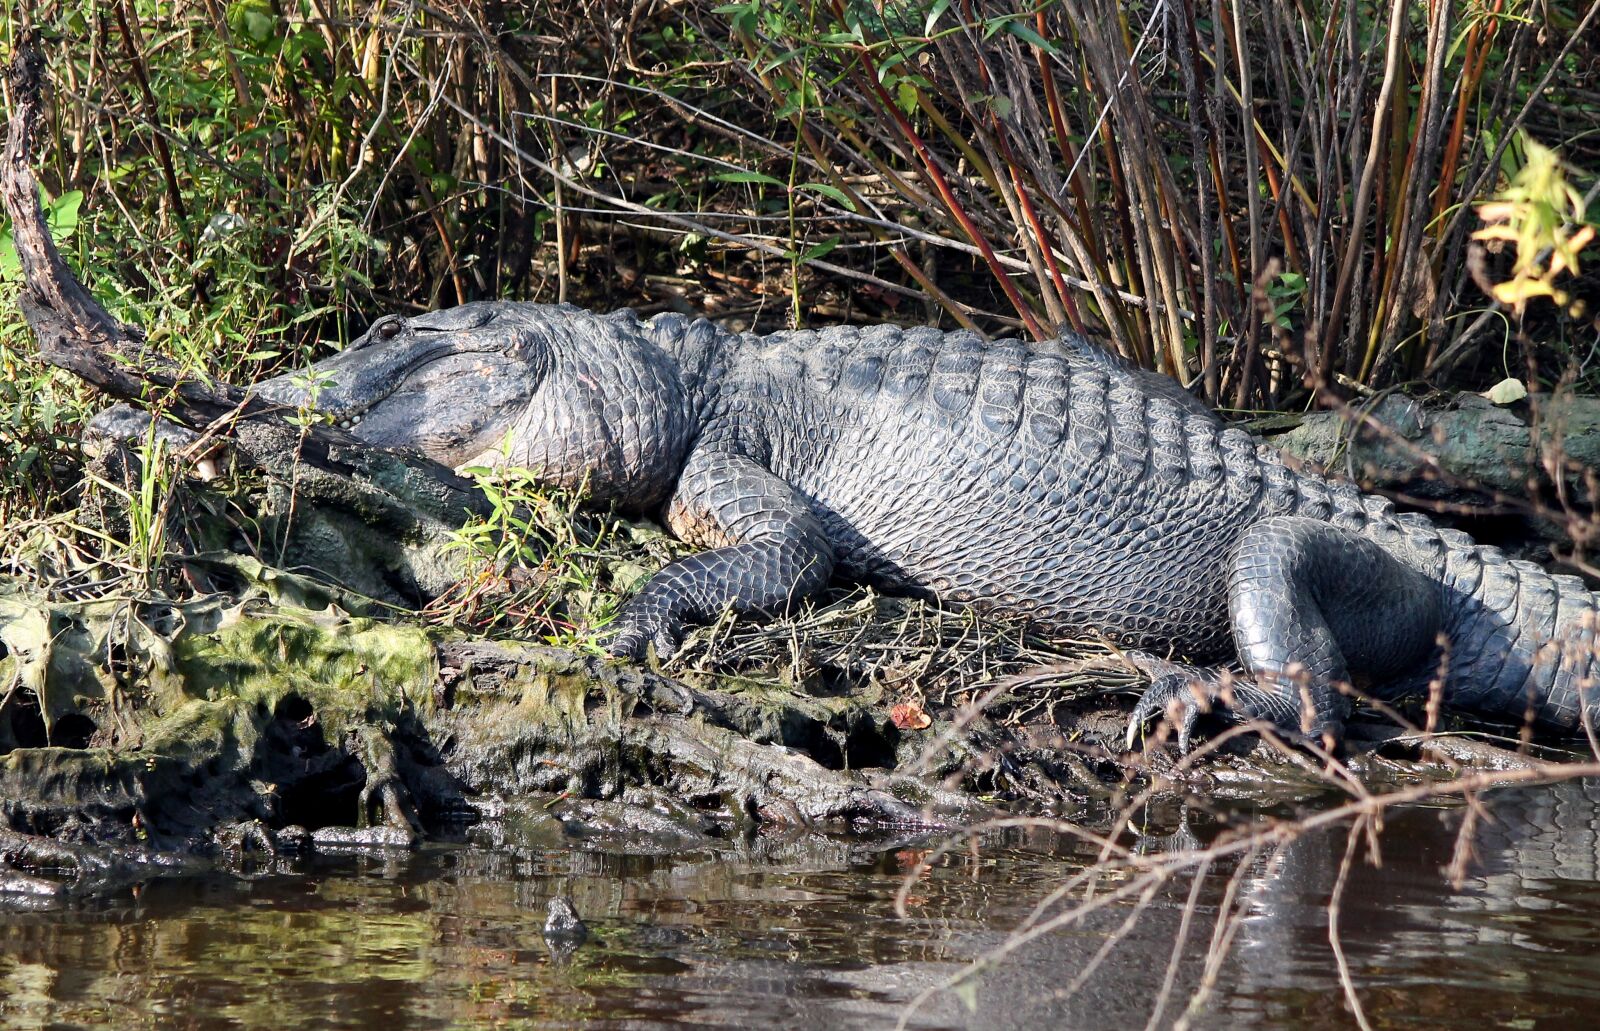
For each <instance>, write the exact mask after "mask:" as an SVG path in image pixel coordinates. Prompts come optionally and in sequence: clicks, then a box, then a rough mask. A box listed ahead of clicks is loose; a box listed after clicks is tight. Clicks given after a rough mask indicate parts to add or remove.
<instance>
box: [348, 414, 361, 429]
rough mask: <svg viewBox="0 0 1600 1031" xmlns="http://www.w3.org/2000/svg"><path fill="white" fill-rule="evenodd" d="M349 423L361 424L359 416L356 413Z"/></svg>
mask: <svg viewBox="0 0 1600 1031" xmlns="http://www.w3.org/2000/svg"><path fill="white" fill-rule="evenodd" d="M350 425H352V426H360V425H361V416H359V415H358V416H356V417H355V418H353V419H351V420H350Z"/></svg>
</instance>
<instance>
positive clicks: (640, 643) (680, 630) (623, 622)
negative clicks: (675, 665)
mask: <svg viewBox="0 0 1600 1031" xmlns="http://www.w3.org/2000/svg"><path fill="white" fill-rule="evenodd" d="M638 600H639V599H637V598H636V599H634V601H633V602H629V603H628V604H626V605H624V606H623V607H622V611H621V612H619V613H617V618H616V619H615V620H614V621H612V623H611V626H610V627H609V628H607V630H608V632H609V633H610V635H611V637H610V640H608V641H606V642H605V649H606V651H608V652H610V653H611V654H612V655H613V656H615V657H617V658H619V659H626V660H629V661H632V662H640V661H643V660H644V658H645V655H646V653H647V652H648V651H649V649H650V647H651V646H652V645H654V646H655V649H656V657H657V658H660V659H669V658H671V657H672V656H673V655H674V654H676V653H677V651H678V646H679V645H681V644H682V643H683V635H684V627H683V621H682V620H681V619H677V618H675V617H673V616H672V615H671V614H670V613H667V612H663V611H660V610H658V609H656V608H655V607H653V606H645V605H637V604H635V602H637V601H638Z"/></svg>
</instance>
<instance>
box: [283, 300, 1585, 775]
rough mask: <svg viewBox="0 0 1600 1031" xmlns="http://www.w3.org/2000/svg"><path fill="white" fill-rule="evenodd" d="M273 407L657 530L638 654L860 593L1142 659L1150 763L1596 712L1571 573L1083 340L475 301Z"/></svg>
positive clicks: (331, 369)
mask: <svg viewBox="0 0 1600 1031" xmlns="http://www.w3.org/2000/svg"><path fill="white" fill-rule="evenodd" d="M259 389H260V392H261V393H262V394H263V395H265V396H267V397H268V398H270V399H273V400H276V401H279V402H282V403H284V404H286V405H298V406H305V405H311V406H313V407H315V408H317V409H319V410H321V411H323V412H326V413H327V414H328V415H329V416H331V417H332V418H333V419H335V420H337V421H338V422H339V423H340V424H341V425H343V426H345V427H347V428H348V429H349V430H350V431H351V432H352V433H353V434H355V435H356V436H358V437H360V438H362V439H364V440H366V441H369V442H373V443H378V444H384V445H391V446H404V447H411V448H416V449H419V450H421V451H422V452H423V453H425V454H427V455H429V456H430V457H432V458H434V459H436V460H438V461H440V462H443V463H446V464H448V465H452V466H458V467H459V466H462V465H467V464H487V465H510V466H518V467H526V468H530V469H534V470H536V471H537V472H538V473H539V475H540V476H541V478H542V479H543V480H544V481H545V482H547V483H549V484H551V485H553V486H559V487H564V488H569V489H572V490H577V491H582V492H583V493H584V494H585V495H586V496H587V497H588V498H589V499H591V500H592V501H593V502H595V503H598V504H601V505H611V506H614V507H615V508H617V509H619V510H623V511H625V512H629V511H631V512H637V513H654V514H662V513H664V516H665V523H666V525H667V526H668V528H669V529H670V530H671V531H672V532H673V533H674V534H676V535H677V536H678V537H680V538H681V539H683V540H684V541H686V542H688V543H689V544H691V545H692V546H694V547H697V548H702V549H704V550H701V551H699V552H697V553H695V554H692V555H690V556H689V557H687V558H684V559H682V560H680V561H677V562H675V563H673V564H671V565H669V566H668V567H667V568H665V569H664V570H662V571H661V572H660V573H658V574H657V575H656V576H655V577H654V578H652V579H651V580H650V581H649V582H648V583H647V584H646V585H645V586H644V587H643V588H642V589H641V590H640V591H639V592H638V593H637V594H636V595H635V596H634V597H632V598H631V599H629V600H628V601H627V602H626V603H625V604H624V605H623V606H622V607H621V609H620V611H619V613H618V615H617V617H616V620H615V622H614V624H613V626H612V628H611V631H610V634H611V636H610V637H609V640H608V645H607V646H608V648H609V650H610V651H611V652H612V653H613V654H615V655H617V656H620V657H627V658H634V659H637V658H640V657H643V656H644V655H645V654H646V652H647V649H648V648H651V647H653V648H654V649H655V650H656V651H657V653H658V654H660V655H663V656H665V655H668V654H670V653H671V652H673V651H674V650H675V649H676V648H677V647H678V646H679V644H680V643H681V639H682V635H683V633H684V631H685V628H686V626H688V625H690V624H693V623H697V622H705V621H708V620H710V619H713V618H715V617H716V616H717V615H718V614H720V613H721V612H722V611H724V610H725V609H726V608H727V607H730V606H731V607H732V608H733V609H735V610H737V611H739V612H744V613H752V614H756V615H762V616H771V615H773V614H776V613H778V612H780V611H782V610H784V609H785V608H786V607H788V606H791V605H793V604H794V603H796V602H797V601H798V600H800V599H802V598H805V597H807V596H809V595H812V594H815V593H816V592H818V591H820V590H821V589H822V588H823V587H824V586H825V585H827V584H828V583H829V582H830V581H831V580H832V579H834V578H841V579H846V580H850V581H857V582H863V583H867V584H871V585H873V586H875V587H877V588H879V589H882V590H885V591H888V592H898V593H904V594H911V595H915V596H921V597H924V598H928V599H932V600H935V601H937V602H939V603H943V604H949V605H955V606H969V607H976V608H978V609H980V610H985V611H990V612H997V613H1008V614H1021V615H1023V616H1025V617H1027V618H1029V619H1031V620H1032V621H1034V622H1035V623H1037V624H1038V625H1040V626H1041V627H1042V628H1044V629H1045V630H1047V631H1050V632H1055V633H1060V634H1066V635H1074V636H1079V637H1081V636H1085V635H1102V636H1104V637H1105V638H1109V639H1110V640H1111V641H1113V642H1115V643H1116V644H1118V645H1119V646H1121V647H1124V648H1127V649H1130V650H1134V651H1135V653H1136V654H1140V655H1144V656H1146V657H1147V658H1148V659H1149V662H1150V665H1149V666H1148V667H1147V668H1151V669H1153V670H1154V671H1155V672H1156V673H1157V674H1158V675H1157V676H1155V677H1154V679H1153V682H1152V683H1151V685H1150V687H1149V688H1148V689H1147V690H1146V691H1145V693H1144V694H1143V696H1142V697H1141V699H1140V700H1139V702H1138V703H1137V705H1136V706H1135V708H1134V711H1133V714H1132V718H1131V719H1130V722H1129V727H1128V741H1129V744H1130V746H1131V745H1132V744H1133V743H1134V742H1135V741H1136V740H1137V735H1138V733H1139V732H1140V731H1141V730H1142V729H1144V728H1148V727H1149V726H1150V725H1151V724H1152V723H1153V722H1155V721H1157V720H1159V719H1161V718H1167V719H1170V720H1171V721H1172V724H1171V725H1172V726H1173V727H1174V728H1175V729H1176V730H1177V734H1178V743H1179V744H1180V746H1181V747H1183V748H1187V747H1188V746H1189V741H1190V735H1191V733H1192V732H1193V730H1194V728H1195V726H1196V722H1197V720H1199V719H1200V717H1201V716H1203V715H1205V714H1207V713H1215V714H1217V715H1219V716H1223V717H1227V718H1231V719H1234V720H1239V721H1263V722H1259V723H1258V724H1257V725H1258V726H1261V727H1267V726H1269V725H1270V726H1271V727H1275V728H1277V730H1278V731H1279V732H1281V733H1282V734H1284V735H1286V736H1287V737H1289V738H1292V739H1294V740H1297V741H1301V742H1306V743H1315V742H1317V741H1321V742H1323V743H1325V744H1327V745H1328V746H1330V747H1337V746H1338V744H1339V742H1340V741H1341V739H1342V735H1343V728H1344V724H1345V722H1346V720H1347V718H1348V717H1349V715H1350V713H1351V711H1352V694H1354V693H1363V694H1365V695H1366V696H1368V697H1373V698H1377V699H1380V700H1384V699H1391V700H1392V699H1395V698H1398V697H1404V696H1412V695H1415V694H1418V693H1423V692H1428V691H1430V690H1432V691H1434V692H1437V697H1438V698H1439V699H1442V701H1443V702H1444V703H1446V704H1447V705H1449V706H1451V707H1454V708H1459V709H1464V710H1469V711H1473V712H1476V713H1480V714H1484V715H1487V716H1490V717H1494V718H1500V719H1505V720H1509V721H1515V722H1519V723H1524V724H1526V725H1531V726H1536V727H1540V728H1544V729H1547V730H1550V731H1555V732H1572V731H1574V730H1575V729H1577V728H1579V727H1580V726H1586V725H1587V724H1588V721H1589V719H1590V718H1592V717H1593V715H1594V712H1595V708H1594V703H1592V702H1589V701H1588V700H1587V699H1588V691H1589V688H1590V685H1591V683H1592V677H1593V676H1594V674H1595V671H1596V667H1597V666H1600V664H1597V663H1596V662H1595V654H1596V652H1595V634H1594V627H1595V622H1596V611H1597V599H1596V596H1595V595H1594V594H1593V593H1591V592H1590V591H1589V590H1588V589H1587V588H1586V587H1585V586H1584V584H1583V582H1582V581H1581V580H1579V579H1578V578H1576V577H1573V576H1564V575H1555V574H1552V573H1549V572H1547V571H1546V570H1544V569H1543V568H1541V567H1540V566H1538V565H1536V564H1533V563H1530V562H1525V561H1517V560H1510V559H1508V558H1507V557H1506V556H1505V555H1503V554H1502V553H1501V552H1500V551H1499V550H1497V549H1495V548H1493V547H1489V546H1485V545H1480V544H1476V543H1474V541H1473V540H1472V539H1471V538H1470V537H1469V536H1467V535H1466V534H1464V533H1462V532H1460V531H1456V530H1450V529H1441V528H1437V527H1435V526H1434V525H1433V524H1432V523H1431V522H1430V521H1429V520H1428V519H1427V518H1426V517H1424V516H1422V515H1419V514H1414V513H1401V512H1398V511H1396V509H1395V508H1394V506H1393V505H1392V504H1391V503H1390V502H1389V501H1387V500H1385V499H1382V498H1379V497H1375V496H1372V495H1368V494H1364V493H1362V492H1361V491H1360V490H1358V489H1357V488H1356V487H1354V486H1352V485H1350V484H1347V483H1342V482H1337V481H1333V480H1329V479H1325V478H1324V477H1322V476H1320V475H1316V474H1314V473H1311V472H1307V471H1301V470H1297V469H1295V468H1291V467H1290V466H1289V465H1287V464H1286V463H1285V462H1284V460H1283V459H1282V458H1281V457H1280V456H1279V455H1278V453H1277V452H1276V451H1275V450H1273V449H1271V448H1270V447H1268V446H1266V445H1264V444H1262V443H1261V442H1259V441H1258V440H1256V439H1255V438H1254V437H1252V436H1251V435H1250V434H1249V433H1248V432H1246V431H1245V430H1243V429H1241V428H1238V427H1234V426H1229V425H1226V424H1224V423H1223V422H1222V421H1221V420H1220V419H1219V418H1218V417H1217V416H1215V415H1214V414H1213V413H1211V412H1209V411H1208V410H1207V409H1205V408H1204V407H1203V406H1202V405H1200V404H1199V403H1198V402H1197V401H1196V400H1195V399H1193V398H1192V397H1191V396H1190V395H1188V394H1187V393H1186V392H1184V390H1183V389H1182V387H1181V386H1179V385H1178V384H1177V383H1176V381H1174V380H1171V379H1169V378H1167V377H1164V376H1160V375H1157V374H1155V373H1151V372H1146V371H1142V370H1139V369H1136V368H1133V367H1131V366H1129V365H1127V364H1125V363H1123V362H1121V361H1120V360H1118V359H1115V358H1113V357H1112V356H1110V355H1109V354H1107V353H1106V352H1105V351H1103V350H1101V349H1100V348H1098V347H1096V346H1094V345H1093V344H1090V343H1088V342H1087V341H1085V340H1084V339H1082V338H1081V337H1076V336H1072V335H1067V336H1064V337H1062V338H1061V339H1059V340H1055V341H1050V342H1046V343H1030V342H1024V341H1021V340H1015V339H1004V340H996V341H984V340H983V339H981V338H980V337H978V336H977V335H975V334H973V333H970V332H964V331H956V332H946V331H941V330H939V329H935V328H928V327H922V328H915V327H914V328H904V327H900V326H893V325H879V326H869V327H859V328H858V327H846V326H840V327H833V328H828V329H821V330H814V331H813V330H795V331H786V332H776V333H771V334H768V335H764V336H762V335H753V334H743V333H736V332H732V331H728V330H725V329H722V328H720V327H718V326H717V325H716V324H714V323H713V322H710V321H707V320H704V319H693V318H689V317H686V316H683V315H678V314H665V315H658V316H655V317H653V318H650V319H648V320H646V319H641V318H640V317H638V316H637V315H635V314H634V313H632V312H629V311H620V312H616V313H613V314H609V315H598V314H594V313H591V312H587V311H584V310H581V309H577V308H573V307H569V306H565V305H555V306H552V305H542V304H531V303H512V302H479V303H473V304H467V305H463V306H460V307H455V308H450V309H445V310H441V311H438V312H434V313H431V314H425V315H421V316H417V317H409V318H407V317H399V316H385V317H383V318H380V319H379V320H377V321H376V322H375V323H373V325H372V326H371V327H370V329H369V330H368V332H367V333H366V334H365V335H364V336H362V337H361V338H360V339H359V340H357V341H355V342H354V343H353V344H352V345H351V346H350V347H349V348H347V349H346V350H345V351H343V352H341V353H339V354H337V355H335V356H333V357H331V358H328V359H326V360H324V361H322V362H319V363H317V364H316V365H315V366H314V367H313V370H312V374H311V375H310V376H307V375H304V374H301V375H296V376H286V377H282V378H279V379H276V380H271V381H268V382H266V383H264V384H262V385H260V388H259ZM1162 655H1165V656H1181V657H1184V658H1185V660H1186V663H1198V664H1200V665H1189V664H1177V663H1171V662H1164V661H1162V660H1161V659H1160V656H1162Z"/></svg>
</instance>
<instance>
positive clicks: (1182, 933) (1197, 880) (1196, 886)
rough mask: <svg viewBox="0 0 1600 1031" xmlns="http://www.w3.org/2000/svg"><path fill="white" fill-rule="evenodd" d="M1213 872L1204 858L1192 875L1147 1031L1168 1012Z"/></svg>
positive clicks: (1158, 1022) (1147, 1023)
mask: <svg viewBox="0 0 1600 1031" xmlns="http://www.w3.org/2000/svg"><path fill="white" fill-rule="evenodd" d="M1210 872H1211V861H1210V860H1204V861H1202V862H1201V863H1200V866H1199V868H1198V869H1196V870H1195V871H1194V873H1193V874H1191V875H1190V876H1191V877H1192V878H1193V881H1192V883H1191V884H1190V885H1189V898H1188V899H1187V900H1186V901H1185V902H1184V906H1183V915H1182V916H1180V917H1179V918H1178V933H1177V934H1174V935H1173V936H1172V955H1170V956H1169V957H1168V958H1167V973H1166V976H1165V977H1164V978H1162V980H1161V992H1160V993H1159V994H1158V995H1157V996H1156V1005H1155V1009H1154V1010H1152V1011H1151V1013H1150V1019H1149V1021H1147V1022H1146V1023H1145V1031H1155V1029H1156V1028H1157V1027H1159V1026H1160V1024H1161V1017H1162V1015H1163V1014H1164V1013H1165V1012H1166V1009H1167V1000H1168V999H1169V998H1171V996H1172V986H1173V984H1174V983H1176V982H1177V980H1178V961H1179V960H1180V959H1182V958H1183V947H1184V946H1185V945H1187V944H1188V943H1189V924H1190V922H1191V921H1193V920H1194V912H1195V909H1196V908H1197V907H1198V906H1199V905H1200V888H1201V886H1202V885H1204V884H1205V881H1206V874H1208V873H1210Z"/></svg>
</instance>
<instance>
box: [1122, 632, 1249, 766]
mask: <svg viewBox="0 0 1600 1031" xmlns="http://www.w3.org/2000/svg"><path fill="white" fill-rule="evenodd" d="M1128 657H1129V659H1130V660H1131V661H1132V662H1133V665H1134V666H1135V667H1137V668H1138V669H1139V671H1140V672H1141V673H1145V674H1147V675H1148V676H1149V677H1150V686H1149V687H1148V688H1146V689H1145V692H1144V694H1142V695H1140V696H1139V701H1138V704H1136V705H1135V706H1134V707H1133V713H1132V714H1131V715H1130V716H1129V717H1128V733H1127V747H1128V749H1129V750H1130V751H1131V750H1132V749H1133V748H1134V747H1135V746H1136V745H1137V744H1138V741H1139V736H1140V735H1141V734H1142V733H1144V732H1145V730H1146V729H1147V728H1149V727H1151V726H1157V727H1159V726H1160V725H1161V721H1162V720H1165V721H1167V724H1168V725H1169V726H1171V727H1173V728H1175V729H1176V730H1177V734H1178V751H1179V752H1182V753H1185V754H1187V753H1188V751H1189V742H1190V741H1191V740H1192V739H1193V737H1194V728H1195V725H1196V724H1197V723H1199V722H1200V718H1201V717H1202V716H1207V715H1216V716H1220V717H1222V718H1224V719H1227V720H1229V721H1231V722H1235V723H1237V722H1242V721H1243V720H1242V717H1241V715H1240V714H1239V713H1238V712H1237V711H1236V710H1235V708H1234V706H1233V705H1231V704H1229V703H1230V702H1233V701H1234V700H1235V699H1234V695H1233V691H1234V689H1235V687H1236V681H1235V679H1234V675H1233V674H1232V672H1230V671H1228V670H1222V669H1206V668H1203V667H1200V666H1190V665H1186V664H1184V663H1181V662H1171V661H1168V660H1166V659H1159V658H1156V657H1155V656H1152V655H1145V654H1141V653H1137V652H1135V653H1132V654H1130V655H1129V656H1128Z"/></svg>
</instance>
